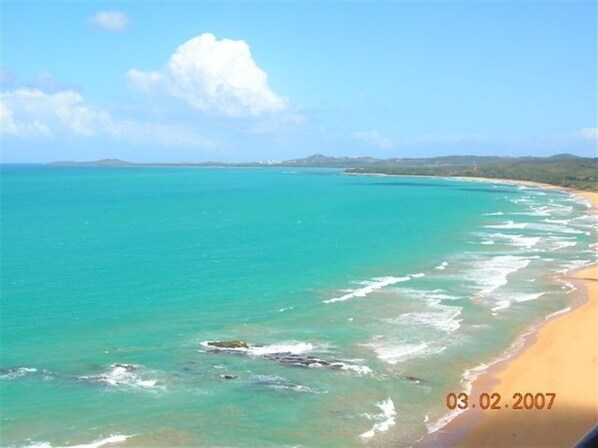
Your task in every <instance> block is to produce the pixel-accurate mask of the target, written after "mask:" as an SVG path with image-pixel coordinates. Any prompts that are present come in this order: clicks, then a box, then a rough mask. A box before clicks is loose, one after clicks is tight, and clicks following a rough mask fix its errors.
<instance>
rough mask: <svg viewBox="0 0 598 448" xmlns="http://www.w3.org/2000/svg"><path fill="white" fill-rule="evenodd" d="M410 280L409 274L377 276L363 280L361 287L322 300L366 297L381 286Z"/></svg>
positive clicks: (331, 301) (337, 300) (342, 300)
mask: <svg viewBox="0 0 598 448" xmlns="http://www.w3.org/2000/svg"><path fill="white" fill-rule="evenodd" d="M408 280H411V276H407V277H377V278H374V279H373V280H371V281H366V282H363V283H362V284H363V285H365V286H363V287H362V288H358V289H353V290H349V291H348V292H347V294H345V295H343V296H340V297H336V298H334V299H328V300H324V301H323V302H324V303H335V302H344V301H345V300H349V299H352V298H354V297H366V296H367V295H369V294H371V293H373V292H374V291H378V290H380V289H382V288H385V287H387V286H390V285H394V284H396V283H401V282H406V281H408Z"/></svg>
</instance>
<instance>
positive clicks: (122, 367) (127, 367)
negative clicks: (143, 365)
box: [110, 364, 137, 372]
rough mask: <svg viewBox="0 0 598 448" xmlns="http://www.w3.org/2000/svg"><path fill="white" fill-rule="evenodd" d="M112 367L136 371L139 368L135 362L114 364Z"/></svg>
mask: <svg viewBox="0 0 598 448" xmlns="http://www.w3.org/2000/svg"><path fill="white" fill-rule="evenodd" d="M110 367H112V368H113V369H118V368H121V369H125V370H126V371H127V372H134V371H135V370H137V366H136V365H135V364H112V365H111V366H110Z"/></svg>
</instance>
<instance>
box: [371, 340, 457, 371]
mask: <svg viewBox="0 0 598 448" xmlns="http://www.w3.org/2000/svg"><path fill="white" fill-rule="evenodd" d="M363 346H364V347H369V348H372V349H373V350H374V352H375V353H376V356H377V357H378V359H380V360H382V361H384V362H385V363H387V364H391V365H394V364H397V363H399V362H404V361H408V360H410V359H415V358H423V357H426V356H431V355H436V354H438V353H441V352H443V351H444V350H445V349H446V347H430V346H429V345H428V343H427V342H411V341H397V340H388V339H385V338H384V337H383V336H375V337H374V338H373V340H372V342H369V343H367V344H363Z"/></svg>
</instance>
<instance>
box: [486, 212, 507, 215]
mask: <svg viewBox="0 0 598 448" xmlns="http://www.w3.org/2000/svg"><path fill="white" fill-rule="evenodd" d="M485 215H486V216H502V215H504V213H503V212H494V213H486V214H485Z"/></svg>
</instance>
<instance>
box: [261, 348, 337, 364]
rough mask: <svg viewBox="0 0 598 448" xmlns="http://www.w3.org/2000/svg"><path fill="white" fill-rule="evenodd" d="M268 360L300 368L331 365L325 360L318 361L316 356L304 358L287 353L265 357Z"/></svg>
mask: <svg viewBox="0 0 598 448" xmlns="http://www.w3.org/2000/svg"><path fill="white" fill-rule="evenodd" d="M265 358H267V359H271V360H273V361H277V362H279V363H281V364H287V365H293V366H299V367H322V366H329V365H330V363H329V362H328V361H324V360H323V359H318V358H316V357H314V356H304V355H298V354H295V353H290V352H285V353H271V354H268V355H266V356H265Z"/></svg>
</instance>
